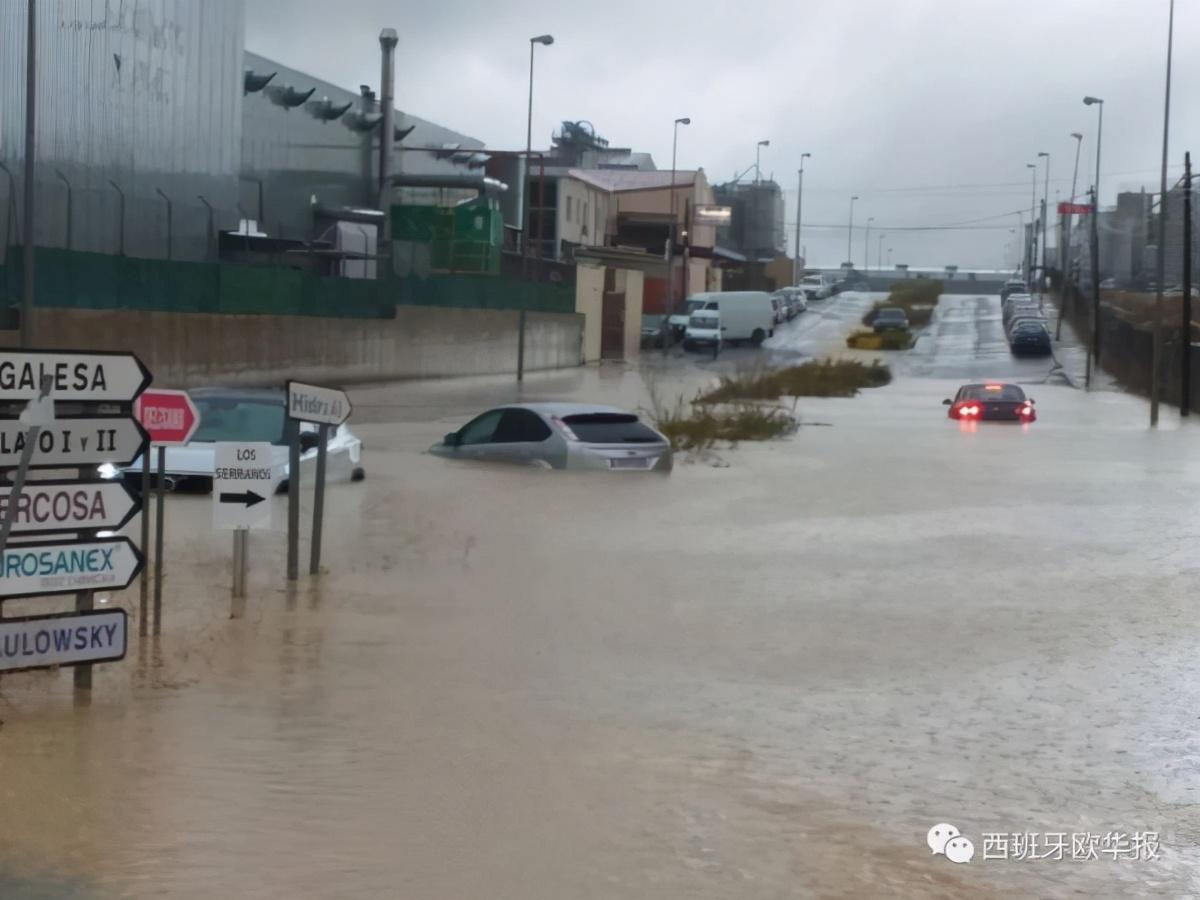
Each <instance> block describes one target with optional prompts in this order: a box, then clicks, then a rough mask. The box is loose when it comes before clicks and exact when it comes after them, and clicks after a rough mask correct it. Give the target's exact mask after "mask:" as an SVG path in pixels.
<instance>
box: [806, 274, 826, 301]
mask: <svg viewBox="0 0 1200 900" xmlns="http://www.w3.org/2000/svg"><path fill="white" fill-rule="evenodd" d="M800 289H801V290H802V291H804V296H805V297H806V298H807V299H809V300H824V299H826V298H827V297H831V296H832V295H833V276H832V275H823V274H821V273H820V272H810V273H809V274H807V275H805V276H804V277H803V278H801V279H800Z"/></svg>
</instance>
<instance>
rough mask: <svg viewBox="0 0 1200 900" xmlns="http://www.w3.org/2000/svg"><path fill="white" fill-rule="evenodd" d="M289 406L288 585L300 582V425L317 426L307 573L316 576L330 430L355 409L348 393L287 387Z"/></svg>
mask: <svg viewBox="0 0 1200 900" xmlns="http://www.w3.org/2000/svg"><path fill="white" fill-rule="evenodd" d="M287 404H288V418H289V420H290V422H289V430H288V455H289V457H288V458H289V461H288V581H295V580H296V579H297V578H299V575H300V573H299V569H300V562H299V556H300V548H299V543H300V422H310V423H314V424H316V425H317V426H318V431H317V472H316V483H315V485H314V488H313V491H314V493H313V525H312V547H311V548H310V551H311V552H310V555H309V566H308V571H309V574H310V575H317V574H319V573H320V570H321V529H322V522H323V519H324V517H325V463H326V453H327V450H328V445H329V431H330V428H331V427H332V428H337V427H338V426H340V425H342V424H343V423H344V422H345V421H346V420H347V419H348V418H350V412H351V409H352V407H351V406H350V398H349V397H347V396H346V394H345V392H343V391H339V390H335V389H334V388H327V387H319V386H317V385H314V384H304V383H303V382H299V381H289V382H288V383H287Z"/></svg>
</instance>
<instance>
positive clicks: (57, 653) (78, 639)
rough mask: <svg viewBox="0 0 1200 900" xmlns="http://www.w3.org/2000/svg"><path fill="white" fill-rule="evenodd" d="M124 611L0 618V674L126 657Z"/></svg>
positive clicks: (91, 611)
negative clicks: (17, 670)
mask: <svg viewBox="0 0 1200 900" xmlns="http://www.w3.org/2000/svg"><path fill="white" fill-rule="evenodd" d="M128 627H129V619H128V617H127V616H126V615H125V610H123V609H97V610H89V611H87V612H69V613H57V614H55V615H49V616H24V617H21V618H17V619H0V672H12V671H14V670H16V669H37V668H42V667H44V666H77V665H80V664H81V663H94V662H115V661H116V660H118V659H124V658H125V642H126V637H127V636H128Z"/></svg>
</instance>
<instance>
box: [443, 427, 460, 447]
mask: <svg viewBox="0 0 1200 900" xmlns="http://www.w3.org/2000/svg"><path fill="white" fill-rule="evenodd" d="M442 443H443V444H445V445H446V446H447V447H457V446H458V432H457V431H452V432H450V433H449V434H448V435H446V436H445V437H444V438H442Z"/></svg>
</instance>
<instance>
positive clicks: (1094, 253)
mask: <svg viewBox="0 0 1200 900" xmlns="http://www.w3.org/2000/svg"><path fill="white" fill-rule="evenodd" d="M1091 195H1092V196H1091V201H1092V227H1091V235H1090V236H1089V241H1088V244H1089V247H1090V248H1091V252H1090V253H1089V254H1088V255H1089V256H1090V257H1091V259H1090V260H1089V262H1090V263H1091V266H1092V315H1091V319H1092V340H1091V343H1090V344H1089V345H1088V367H1087V375H1086V378H1085V382H1084V386H1085V387H1087V388H1090V387H1091V386H1092V370H1093V369H1098V368H1099V367H1100V231H1099V227H1098V225H1097V223H1096V220H1097V219H1099V218H1100V200H1099V195H1098V193H1097V191H1096V189H1095V188H1094V187H1093V188H1092V190H1091Z"/></svg>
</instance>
